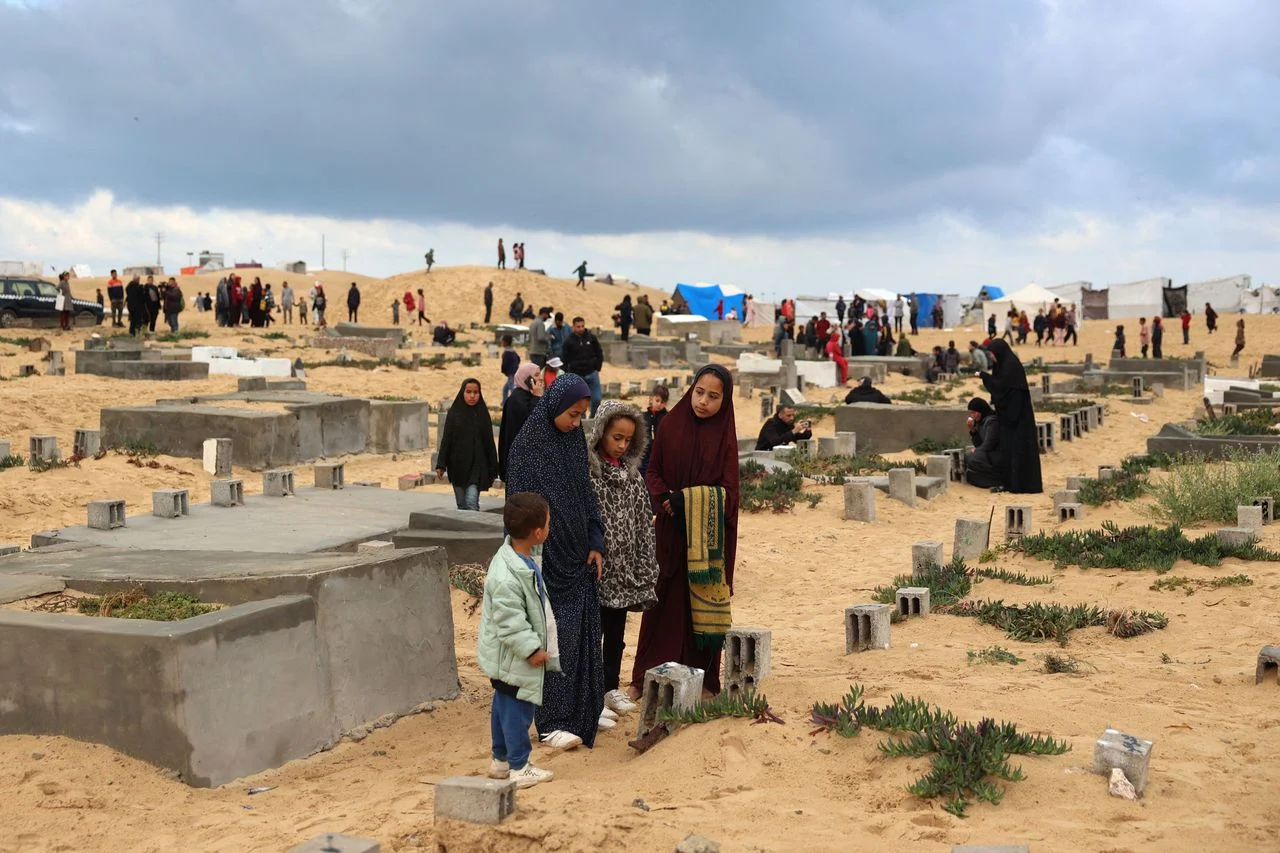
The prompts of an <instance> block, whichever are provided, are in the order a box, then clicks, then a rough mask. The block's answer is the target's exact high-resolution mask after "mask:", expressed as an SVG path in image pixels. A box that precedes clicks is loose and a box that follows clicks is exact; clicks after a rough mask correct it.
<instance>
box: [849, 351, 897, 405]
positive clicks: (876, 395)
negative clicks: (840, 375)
mask: <svg viewBox="0 0 1280 853" xmlns="http://www.w3.org/2000/svg"><path fill="white" fill-rule="evenodd" d="M903 340H905V338H904V339H903ZM844 402H845V404H846V405H853V404H854V403H881V404H883V405H886V406H888V405H891V404H892V403H893V401H892V400H890V399H889V398H888V397H886V396H885V393H884V392H883V391H881V390H880V389H879V388H877V387H876V386H874V385H872V384H871V377H870V376H864V377H862V380H861V381H860V382H858V384H857V385H855V386H853V387H852V388H850V389H849V393H848V394H846V395H845V396H844Z"/></svg>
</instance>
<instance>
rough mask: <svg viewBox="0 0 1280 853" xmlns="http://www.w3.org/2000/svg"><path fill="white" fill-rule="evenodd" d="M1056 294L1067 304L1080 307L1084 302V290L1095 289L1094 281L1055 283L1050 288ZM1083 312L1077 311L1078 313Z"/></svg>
mask: <svg viewBox="0 0 1280 853" xmlns="http://www.w3.org/2000/svg"><path fill="white" fill-rule="evenodd" d="M1049 290H1050V291H1052V292H1053V294H1054V295H1055V296H1057V297H1058V298H1059V299H1061V300H1062V301H1063V303H1065V304H1067V305H1074V306H1076V308H1077V309H1078V308H1080V306H1082V305H1083V304H1084V292H1085V291H1086V290H1093V282H1091V281H1072V282H1068V283H1066V284H1055V285H1054V286H1053V287H1051V288H1049ZM1082 313H1083V312H1081V311H1077V315H1079V314H1082Z"/></svg>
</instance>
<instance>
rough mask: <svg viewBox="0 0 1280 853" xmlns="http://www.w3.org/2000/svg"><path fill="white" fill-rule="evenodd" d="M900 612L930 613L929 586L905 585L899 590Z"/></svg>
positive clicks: (926, 614) (909, 614) (924, 614)
mask: <svg viewBox="0 0 1280 853" xmlns="http://www.w3.org/2000/svg"><path fill="white" fill-rule="evenodd" d="M898 613H899V614H900V615H902V616H908V617H909V616H928V615H929V587H927V586H904V587H902V588H900V589H899V590H898Z"/></svg>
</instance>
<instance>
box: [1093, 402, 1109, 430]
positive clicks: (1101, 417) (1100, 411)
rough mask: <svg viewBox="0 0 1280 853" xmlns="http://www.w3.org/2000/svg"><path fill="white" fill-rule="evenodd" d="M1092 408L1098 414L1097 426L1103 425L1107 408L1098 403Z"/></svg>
mask: <svg viewBox="0 0 1280 853" xmlns="http://www.w3.org/2000/svg"><path fill="white" fill-rule="evenodd" d="M1093 408H1094V409H1096V410H1097V412H1098V426H1102V425H1103V423H1104V422H1105V421H1104V418H1106V414H1107V407H1106V406H1104V405H1102V404H1101V403H1098V404H1097V405H1095V406H1094V407H1093Z"/></svg>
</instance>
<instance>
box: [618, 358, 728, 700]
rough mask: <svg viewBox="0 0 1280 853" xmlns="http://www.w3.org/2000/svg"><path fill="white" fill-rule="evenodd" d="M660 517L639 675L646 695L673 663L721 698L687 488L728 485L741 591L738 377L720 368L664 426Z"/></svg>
mask: <svg viewBox="0 0 1280 853" xmlns="http://www.w3.org/2000/svg"><path fill="white" fill-rule="evenodd" d="M645 482H646V485H648V487H649V494H650V495H651V496H652V497H653V502H654V510H655V512H656V513H657V516H658V520H657V551H658V588H657V592H658V604H657V606H656V607H654V608H653V609H651V610H646V611H645V613H644V616H643V618H642V619H641V621H640V639H639V642H638V643H637V645H636V662H635V667H634V669H633V670H632V673H631V688H630V690H629V694H630V695H631V696H632V698H636V697H639V695H640V690H641V688H642V687H643V686H644V674H645V672H646V671H647V670H649V669H651V668H653V667H655V666H661V665H662V664H664V663H667V662H669V661H674V662H676V663H681V664H685V665H686V666H694V667H698V668H699V669H702V670H704V671H705V672H706V675H705V678H704V680H703V687H704V689H705V690H706V691H708V692H709V693H711V694H713V695H714V694H717V693H719V692H720V647H719V645H718V644H714V645H713V644H707V643H703V644H701V645H702V646H704V647H702V648H700V647H699V646H700V644H699V643H698V642H697V640H696V639H695V636H694V631H693V618H692V615H691V612H690V607H689V563H688V552H687V547H688V546H687V544H686V541H685V526H684V522H683V518H684V514H683V512H682V508H681V507H679V506H678V505H677V504H678V503H679V501H680V497H679V496H680V493H681V489H685V488H688V487H691V486H720V487H721V488H723V489H724V491H725V496H724V497H725V500H724V516H725V517H724V577H725V580H726V581H727V582H728V585H729V590H730V592H732V590H733V567H734V558H735V556H736V552H737V550H738V430H737V426H736V425H735V423H734V418H733V377H732V376H730V374H729V372H728V371H727V370H725V369H724V368H723V367H721V366H720V365H718V364H712V365H708V366H706V367H704V368H702V369H701V370H699V371H698V374H697V376H695V377H694V384H693V387H692V388H690V389H689V392H688V393H686V394H685V395H684V396H683V397H682V398H681V399H680V402H678V403H676V405H675V408H673V409H672V410H671V411H670V412H669V413H668V414H667V416H666V418H664V419H663V421H662V427H661V428H660V429H659V430H658V435H657V437H656V438H655V439H654V444H653V453H652V454H651V456H650V457H649V468H648V470H647V472H646V473H645Z"/></svg>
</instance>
